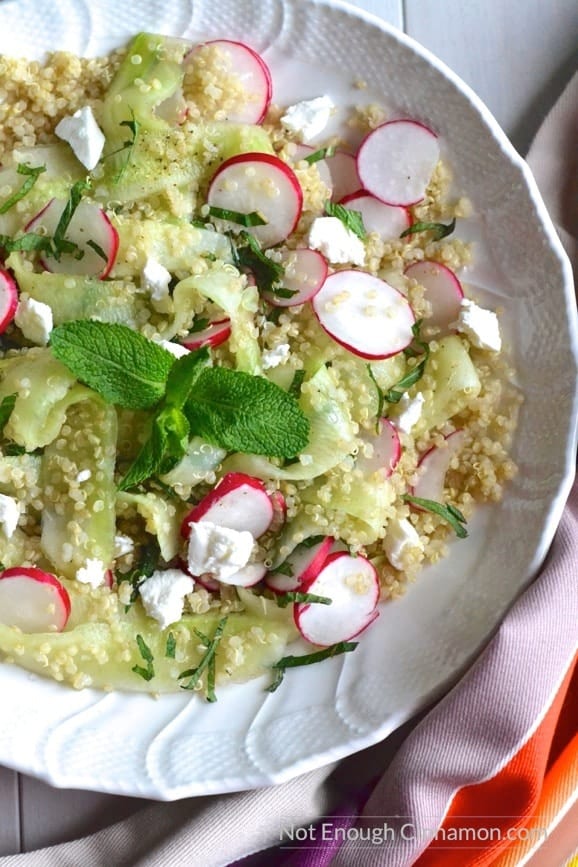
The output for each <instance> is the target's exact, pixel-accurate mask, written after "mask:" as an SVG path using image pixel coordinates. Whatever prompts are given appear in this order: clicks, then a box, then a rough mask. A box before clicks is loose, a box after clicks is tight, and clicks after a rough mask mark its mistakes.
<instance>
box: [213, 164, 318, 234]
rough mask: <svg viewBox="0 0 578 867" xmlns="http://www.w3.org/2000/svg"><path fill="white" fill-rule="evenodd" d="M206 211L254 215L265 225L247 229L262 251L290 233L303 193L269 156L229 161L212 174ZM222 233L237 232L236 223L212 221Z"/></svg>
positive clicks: (284, 166) (292, 176) (294, 178)
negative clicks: (261, 219)
mask: <svg viewBox="0 0 578 867" xmlns="http://www.w3.org/2000/svg"><path fill="white" fill-rule="evenodd" d="M207 201H208V204H209V206H210V207H217V208H224V209H225V210H229V211H235V212H236V213H240V214H251V213H253V212H256V213H258V214H259V215H260V216H262V218H263V219H264V220H265V221H266V222H265V225H262V226H250V227H247V231H248V232H250V233H251V234H252V235H253V236H254V237H255V238H257V240H258V241H259V242H260V243H261V244H262V245H263V247H272V246H273V245H274V244H279V243H281V241H284V240H285V238H287V237H289V235H290V234H291V233H292V232H293V231H294V229H295V227H296V226H297V223H298V221H299V217H300V216H301V210H302V207H303V191H302V190H301V186H300V184H299V181H298V180H297V176H296V175H295V172H294V171H293V170H292V169H291V168H290V167H289V166H288V165H287V164H286V163H284V162H283V161H282V160H280V159H279V158H278V157H275V156H272V155H271V154H261V153H248V154H238V155H237V156H234V157H230V159H228V160H225V162H224V163H222V165H221V166H220V167H219V169H218V170H217V171H216V173H215V175H214V177H213V179H212V181H211V184H210V186H209V191H208V194H207ZM214 222H215V224H216V225H217V226H218V227H219V228H221V229H223V230H224V231H235V232H238V231H239V230H240V229H241V228H243V227H242V226H240V225H239V223H237V222H234V221H230V220H223V219H214Z"/></svg>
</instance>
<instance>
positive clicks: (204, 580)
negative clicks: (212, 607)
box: [178, 557, 221, 593]
mask: <svg viewBox="0 0 578 867" xmlns="http://www.w3.org/2000/svg"><path fill="white" fill-rule="evenodd" d="M178 568H179V569H180V570H181V572H184V573H185V575H190V577H191V578H192V579H193V581H195V583H196V584H198V585H199V586H200V587H203V588H204V589H205V590H208V592H209V593H218V592H219V590H220V589H221V585H220V584H219V582H218V581H217V579H216V578H213V576H212V575H211V574H209V572H205V573H204V574H203V575H193V573H192V572H191V570H190V569H189V564H188V563H187V561H186V560H183V559H182V558H180V557H179V563H178Z"/></svg>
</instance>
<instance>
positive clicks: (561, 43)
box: [0, 0, 578, 855]
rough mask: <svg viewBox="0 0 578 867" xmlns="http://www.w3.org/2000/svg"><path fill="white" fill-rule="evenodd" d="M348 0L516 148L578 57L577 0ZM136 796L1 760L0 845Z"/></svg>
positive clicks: (98, 819) (70, 824) (31, 838)
mask: <svg viewBox="0 0 578 867" xmlns="http://www.w3.org/2000/svg"><path fill="white" fill-rule="evenodd" d="M215 2H218V0H215ZM354 5H357V6H359V7H361V8H363V9H366V10H367V11H368V12H372V13H374V14H375V15H378V16H380V17H382V18H384V19H385V20H387V21H388V22H390V23H391V24H394V25H395V26H396V27H399V28H400V29H403V30H405V32H406V33H408V34H409V35H410V36H413V37H414V38H415V39H417V40H418V41H419V42H421V43H422V44H423V45H425V46H426V47H427V48H429V49H430V50H431V51H433V52H434V53H435V54H437V55H438V57H440V58H441V59H442V60H444V61H445V62H446V63H447V64H448V65H449V66H450V67H452V69H453V70H454V71H455V72H457V73H458V75H460V76H461V77H462V78H463V79H464V80H465V81H466V82H467V83H468V84H470V85H471V86H472V87H473V88H474V90H475V91H476V92H477V93H478V94H479V96H481V98H482V99H483V100H484V102H485V103H486V104H487V105H488V107H489V108H490V110H491V111H492V112H493V114H494V115H495V117H496V119H497V120H498V122H499V123H500V124H501V125H502V127H503V128H504V129H505V131H506V132H507V133H508V134H509V136H510V138H511V139H512V141H513V143H514V145H515V146H516V148H517V149H518V150H519V151H520V152H521V153H525V151H526V150H527V148H528V145H529V143H530V142H531V140H532V137H533V135H534V133H535V132H536V130H537V128H538V126H539V125H540V122H541V120H542V118H543V116H544V115H545V113H546V111H547V110H548V108H549V106H550V105H552V103H553V102H554V101H555V99H556V97H557V96H558V95H559V93H560V92H561V90H562V88H563V86H564V84H565V83H566V81H567V80H568V79H569V78H570V76H571V74H572V72H573V71H574V70H575V69H576V65H577V62H578V2H577V0H357V2H355V3H354ZM0 712H1V711H0ZM143 803H144V802H143V801H139V800H137V799H132V798H122V797H113V796H106V795H100V794H94V793H90V792H76V791H74V792H73V791H67V790H54V789H51V788H50V787H49V786H47V785H45V784H44V783H40V782H38V781H37V780H34V779H32V778H30V777H25V776H23V775H21V774H16V773H15V772H13V771H10V770H7V769H5V768H0V855H7V854H12V853H16V852H26V851H29V850H31V849H35V848H38V847H41V846H47V845H50V844H52V843H57V842H61V841H63V840H69V839H73V838H74V837H77V836H81V835H84V834H86V833H89V832H90V831H92V830H96V829H97V828H101V827H104V826H105V825H107V824H109V823H111V822H113V821H118V820H119V819H122V818H123V817H125V816H127V815H128V814H129V813H131V812H133V811H134V810H135V809H137V808H138V807H139V806H140V805H141V804H143Z"/></svg>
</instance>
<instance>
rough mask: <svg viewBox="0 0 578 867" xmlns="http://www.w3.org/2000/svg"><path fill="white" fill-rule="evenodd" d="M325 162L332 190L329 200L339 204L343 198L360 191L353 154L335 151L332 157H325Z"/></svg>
mask: <svg viewBox="0 0 578 867" xmlns="http://www.w3.org/2000/svg"><path fill="white" fill-rule="evenodd" d="M326 160H327V165H328V166H329V173H330V175H331V186H332V188H333V192H332V195H331V198H332V200H333V201H334V202H340V201H341V200H342V199H343V198H345V196H349V195H351V194H352V193H355V192H357V191H359V190H360V188H361V181H360V180H359V174H358V172H357V162H356V159H355V157H354V156H353V154H348V153H345V151H336V152H335V153H334V154H333V156H332V157H327V158H326Z"/></svg>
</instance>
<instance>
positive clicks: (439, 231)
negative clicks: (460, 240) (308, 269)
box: [399, 217, 456, 241]
mask: <svg viewBox="0 0 578 867" xmlns="http://www.w3.org/2000/svg"><path fill="white" fill-rule="evenodd" d="M455 227H456V218H455V217H454V218H453V220H452V221H451V223H426V222H419V221H418V222H417V223H412V225H411V226H409V227H408V228H407V229H404V230H403V232H402V233H401V235H400V236H399V237H400V238H407V236H408V235H415V234H417V233H418V232H433V240H434V241H441V239H442V238H446V237H447V236H448V235H451V234H452V232H453V231H454V229H455Z"/></svg>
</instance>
